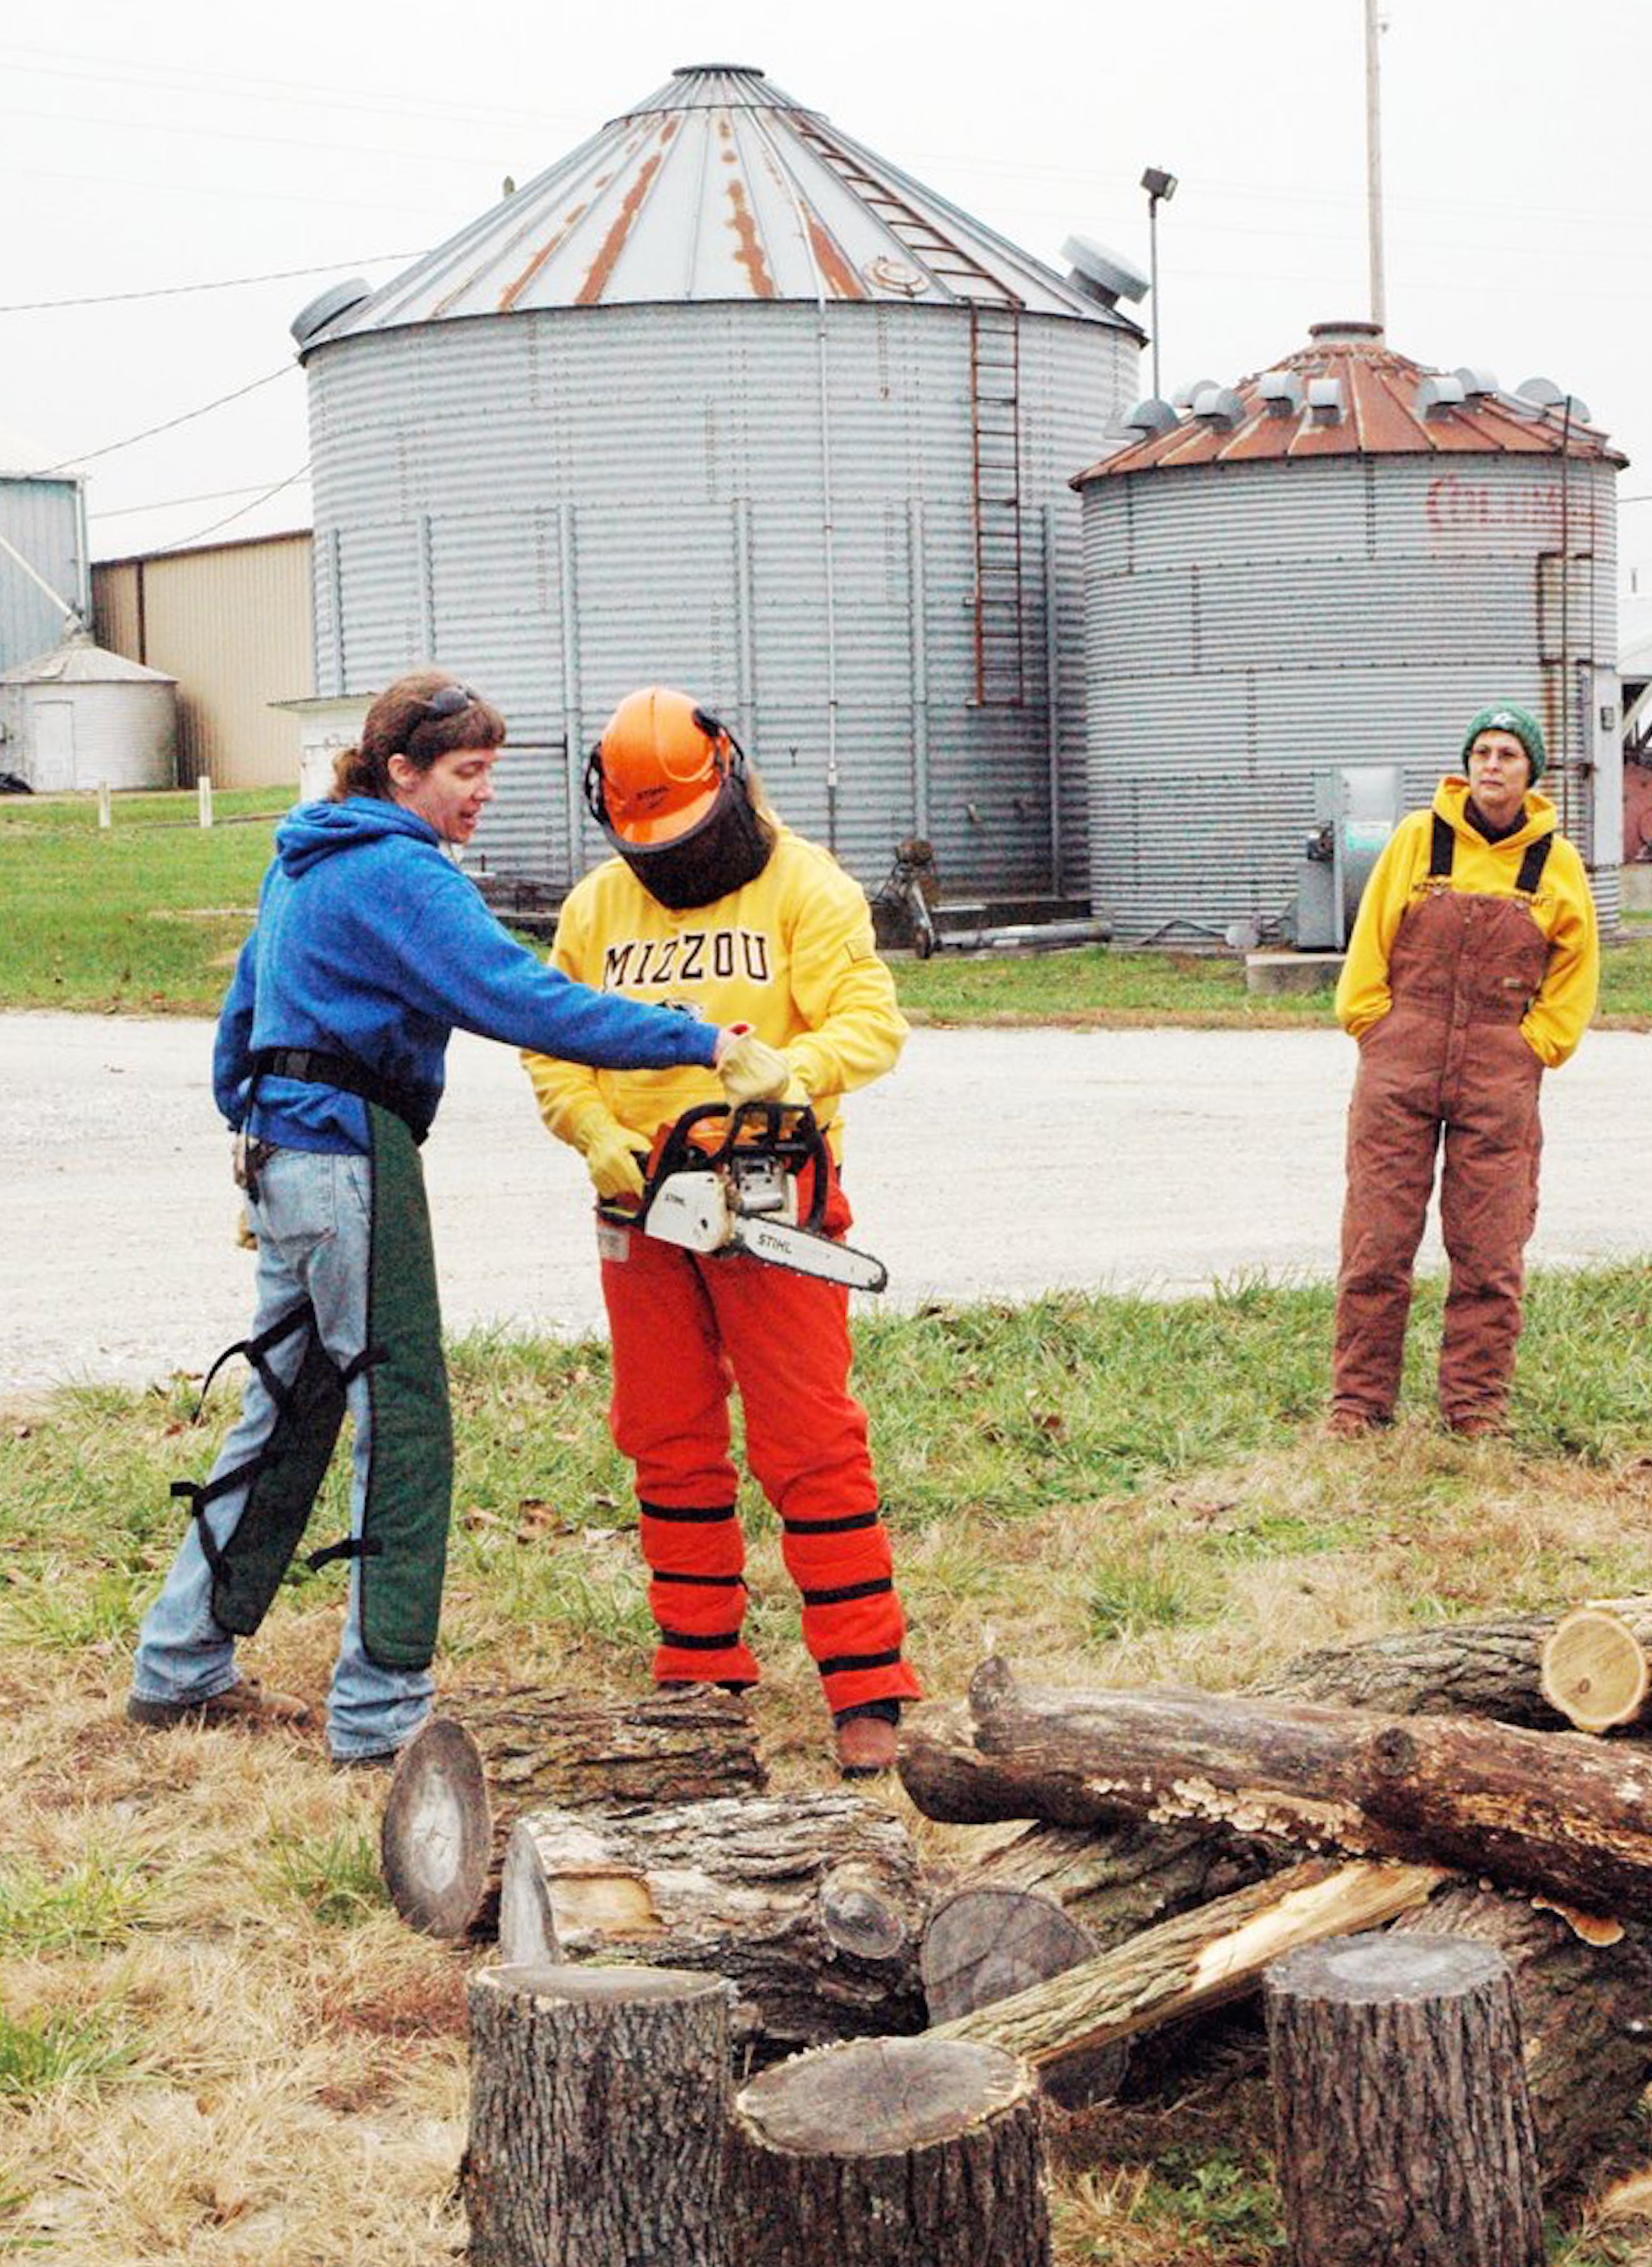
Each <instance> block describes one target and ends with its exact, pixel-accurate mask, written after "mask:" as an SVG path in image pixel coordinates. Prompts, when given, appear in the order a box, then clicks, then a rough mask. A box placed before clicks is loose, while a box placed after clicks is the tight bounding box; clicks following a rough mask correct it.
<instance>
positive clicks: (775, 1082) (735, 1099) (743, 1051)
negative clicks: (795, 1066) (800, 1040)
mask: <svg viewBox="0 0 1652 2267" xmlns="http://www.w3.org/2000/svg"><path fill="white" fill-rule="evenodd" d="M717 1076H718V1077H719V1078H720V1079H721V1080H722V1081H723V1092H724V1093H725V1094H726V1095H727V1096H728V1097H729V1100H730V1101H731V1103H732V1104H734V1105H735V1106H736V1107H737V1108H738V1105H739V1104H741V1103H743V1102H780V1101H782V1100H784V1099H785V1098H786V1089H787V1088H788V1087H789V1085H790V1084H791V1083H792V1081H793V1077H794V1073H793V1071H792V1067H791V1065H790V1064H789V1062H788V1061H787V1060H786V1058H785V1056H784V1055H783V1054H782V1053H781V1052H780V1050H779V1049H778V1048H777V1047H771V1046H770V1045H768V1044H767V1041H766V1040H763V1039H760V1038H758V1036H757V1033H756V1032H755V1031H737V1032H736V1033H735V1036H734V1037H733V1038H731V1040H730V1041H729V1043H728V1045H726V1046H725V1047H724V1048H723V1052H722V1053H721V1054H720V1055H719V1056H718V1058H717ZM804 1099H805V1100H806V1099H807V1097H806V1096H805V1097H804Z"/></svg>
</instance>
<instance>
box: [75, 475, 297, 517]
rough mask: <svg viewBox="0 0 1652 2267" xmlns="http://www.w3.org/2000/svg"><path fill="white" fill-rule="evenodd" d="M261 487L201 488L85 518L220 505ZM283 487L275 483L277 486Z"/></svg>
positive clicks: (256, 484)
mask: <svg viewBox="0 0 1652 2267" xmlns="http://www.w3.org/2000/svg"><path fill="white" fill-rule="evenodd" d="M263 485H264V483H263V481H245V482H244V483H243V484H242V486H241V487H239V488H202V489H201V490H200V492H199V493H198V494H197V495H181V496H160V497H158V498H157V499H156V501H155V502H154V503H121V504H116V505H114V507H113V508H112V509H111V510H107V511H91V510H88V512H87V514H86V517H87V519H88V521H93V520H105V519H131V518H133V517H135V516H136V514H137V513H138V512H141V511H173V510H176V509H177V508H178V507H179V506H180V505H181V504H186V503H223V502H224V498H225V497H226V496H242V495H252V494H253V491H254V489H257V488H262V487H263ZM284 485H285V483H284V482H277V486H284Z"/></svg>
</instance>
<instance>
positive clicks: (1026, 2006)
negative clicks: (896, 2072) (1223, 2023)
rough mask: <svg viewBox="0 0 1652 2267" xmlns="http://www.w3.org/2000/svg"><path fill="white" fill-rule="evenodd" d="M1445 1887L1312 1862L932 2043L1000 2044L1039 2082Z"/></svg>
mask: <svg viewBox="0 0 1652 2267" xmlns="http://www.w3.org/2000/svg"><path fill="white" fill-rule="evenodd" d="M1442 1878H1443V1877H1442V1875H1441V1874H1439V1872H1438V1871H1437V1870H1436V1869H1435V1868H1434V1867H1428V1866H1376V1865H1352V1866H1336V1865H1333V1864H1331V1863H1330V1862H1329V1861H1328V1860H1311V1861H1310V1862H1309V1863H1308V1864H1306V1865H1303V1866H1298V1867H1294V1868H1293V1869H1292V1871H1291V1872H1289V1873H1288V1874H1277V1875H1275V1876H1274V1879H1272V1880H1271V1881H1267V1882H1255V1883H1253V1884H1252V1886H1251V1887H1250V1888H1249V1889H1237V1890H1236V1891H1235V1892H1234V1894H1233V1895H1232V1896H1231V1897H1222V1898H1219V1899H1218V1900H1217V1902H1216V1903H1215V1904H1210V1905H1203V1906H1200V1909H1199V1910H1198V1911H1196V1912H1191V1913H1183V1914H1181V1915H1179V1916H1178V1919H1175V1920H1169V1921H1164V1922H1163V1923H1161V1925H1160V1926H1158V1927H1157V1928H1150V1929H1148V1930H1147V1931H1145V1932H1144V1933H1143V1934H1142V1935H1141V1936H1138V1937H1133V1938H1132V1939H1131V1940H1130V1941H1128V1942H1127V1943H1126V1944H1120V1945H1117V1946H1115V1947H1114V1948H1113V1949H1112V1951H1111V1952H1104V1953H1101V1954H1099V1955H1098V1956H1097V1957H1096V1958H1095V1959H1093V1960H1087V1961H1084V1962H1083V1963H1081V1964H1080V1965H1079V1966H1078V1967H1076V1968H1069V1969H1068V1970H1067V1971H1066V1972H1065V1974H1063V1975H1061V1976H1057V1977H1053V1978H1052V1979H1051V1980H1050V1981H1049V1982H1048V1983H1046V1984H1038V1985H1033V1986H1032V1988H1031V1989H1029V1990H1027V1991H1025V1992H1017V1994H1016V1996H1015V1997H1014V1998H1013V1999H1000V2000H998V2001H996V2002H995V2004H994V2005H992V2006H991V2007H980V2008H978V2009H977V2010H976V2012H975V2013H974V2014H969V2015H961V2016H959V2017H958V2018H957V2019H956V2020H955V2021H951V2022H949V2023H944V2024H939V2025H937V2026H936V2029H934V2030H933V2031H931V2033H930V2036H931V2037H932V2038H950V2039H967V2040H971V2041H973V2042H975V2043H979V2044H985V2045H991V2046H999V2047H1002V2048H1003V2049H1005V2051H1007V2052H1009V2053H1011V2054H1017V2055H1020V2056H1022V2057H1024V2058H1025V2059H1026V2060H1027V2061H1028V2062H1030V2063H1031V2064H1032V2065H1033V2067H1034V2068H1035V2069H1036V2070H1038V2071H1039V2072H1040V2073H1043V2072H1045V2071H1046V2070H1051V2069H1056V2068H1059V2067H1060V2066H1061V2065H1062V2064H1064V2063H1067V2062H1068V2061H1070V2060H1071V2059H1072V2058H1075V2057H1076V2056H1081V2055H1090V2054H1093V2053H1094V2052H1095V2051H1096V2050H1097V2049H1098V2048H1100V2047H1105V2046H1107V2045H1109V2044H1110V2043H1112V2041H1114V2040H1116V2039H1127V2038H1130V2037H1133V2036H1135V2034H1137V2033H1138V2032H1141V2031H1145V2030H1151V2029H1157V2028H1158V2027H1159V2026H1161V2025H1163V2024H1164V2023H1168V2022H1172V2021H1176V2020H1177V2019H1178V2018H1179V2017H1181V2016H1183V2015H1187V2014H1193V2013H1194V2012H1195V2011H1196V2010H1199V2009H1208V2008H1211V2007H1220V2006H1222V2004H1223V2003H1224V2002H1225V2001H1227V2000H1229V1999H1237V1998H1238V1997H1239V1995H1240V1994H1241V1993H1243V1992H1249V1991H1252V1990H1254V1989H1255V1987H1256V1985H1257V1982H1258V1980H1259V1977H1260V1976H1261V1972H1262V1970H1263V1969H1264V1968H1266V1967H1267V1963H1269V1961H1271V1960H1275V1959H1277V1958H1278V1957H1279V1956H1280V1955H1281V1954H1283V1953H1285V1952H1287V1951H1289V1950H1290V1949H1291V1948H1293V1947H1295V1946H1296V1945H1299V1944H1304V1943H1311V1942H1314V1941H1317V1940H1318V1939H1320V1938H1323V1937H1326V1936H1344V1935H1348V1934H1353V1933H1358V1932H1360V1931H1362V1930H1365V1929H1369V1928H1372V1927H1375V1926H1377V1924H1378V1923H1379V1922H1382V1921H1384V1920H1391V1919H1395V1918H1396V1917H1397V1916H1398V1915H1399V1914H1400V1913H1403V1912H1409V1911H1414V1910H1415V1908H1416V1907H1417V1906H1419V1905H1421V1904H1422V1903H1423V1902H1424V1900H1425V1899H1426V1898H1427V1897H1428V1894H1429V1892H1430V1891H1431V1890H1432V1889H1435V1888H1436V1887H1437V1886H1438V1885H1439V1882H1440V1881H1441V1880H1442Z"/></svg>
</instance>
